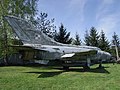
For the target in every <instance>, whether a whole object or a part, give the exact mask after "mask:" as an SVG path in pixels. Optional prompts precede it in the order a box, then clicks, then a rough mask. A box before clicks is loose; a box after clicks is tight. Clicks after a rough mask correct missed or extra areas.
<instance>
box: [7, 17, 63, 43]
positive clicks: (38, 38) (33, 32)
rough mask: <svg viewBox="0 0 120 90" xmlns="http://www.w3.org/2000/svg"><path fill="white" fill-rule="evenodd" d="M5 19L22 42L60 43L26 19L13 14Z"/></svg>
mask: <svg viewBox="0 0 120 90" xmlns="http://www.w3.org/2000/svg"><path fill="white" fill-rule="evenodd" d="M5 19H6V20H7V22H8V23H9V24H10V26H11V27H12V29H13V31H14V33H16V35H17V36H18V37H19V39H20V40H21V41H22V42H23V44H42V45H62V44H60V43H58V42H56V41H54V40H52V39H51V38H49V37H48V36H47V35H45V34H44V33H43V32H41V31H40V30H37V29H36V28H35V27H34V25H32V24H31V23H29V22H28V21H26V20H23V19H20V18H17V17H14V16H6V17H5Z"/></svg>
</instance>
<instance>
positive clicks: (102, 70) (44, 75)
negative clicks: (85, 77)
mask: <svg viewBox="0 0 120 90" xmlns="http://www.w3.org/2000/svg"><path fill="white" fill-rule="evenodd" d="M105 68H108V67H102V68H93V69H89V70H84V69H82V68H70V69H69V70H63V68H54V69H57V70H58V69H59V70H61V71H47V72H45V71H44V72H43V71H41V72H26V73H35V74H39V76H38V78H47V77H54V76H57V75H59V74H61V73H64V72H92V73H104V74H110V72H108V71H107V70H106V69H105Z"/></svg>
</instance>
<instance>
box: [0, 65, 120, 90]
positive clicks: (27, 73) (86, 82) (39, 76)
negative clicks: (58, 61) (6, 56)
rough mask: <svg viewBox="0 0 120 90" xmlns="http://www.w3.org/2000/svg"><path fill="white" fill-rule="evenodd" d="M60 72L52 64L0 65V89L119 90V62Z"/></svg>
mask: <svg viewBox="0 0 120 90" xmlns="http://www.w3.org/2000/svg"><path fill="white" fill-rule="evenodd" d="M104 66H105V68H103V69H95V68H96V67H97V66H96V65H95V66H92V68H91V70H89V71H83V69H82V68H71V69H70V71H63V70H61V69H60V68H56V69H55V68H54V69H53V68H52V67H22V66H6V67H0V90H120V65H119V64H115V65H112V64H104Z"/></svg>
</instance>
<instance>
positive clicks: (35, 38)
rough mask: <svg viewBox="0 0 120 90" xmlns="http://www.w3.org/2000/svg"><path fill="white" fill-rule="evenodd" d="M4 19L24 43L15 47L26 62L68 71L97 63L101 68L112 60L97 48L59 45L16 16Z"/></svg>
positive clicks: (109, 55) (106, 53) (107, 54)
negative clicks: (55, 66) (53, 66)
mask: <svg viewBox="0 0 120 90" xmlns="http://www.w3.org/2000/svg"><path fill="white" fill-rule="evenodd" d="M4 18H5V20H6V21H7V22H8V23H9V24H10V26H11V27H12V30H13V32H14V33H15V34H16V35H17V36H18V38H19V39H20V40H21V41H22V43H23V45H14V46H13V47H14V48H15V49H17V50H18V51H19V53H21V55H22V58H23V59H24V60H34V61H35V62H36V63H41V64H51V65H52V63H54V64H56V65H57V64H61V65H62V66H63V67H64V68H65V69H68V68H69V67H72V66H82V67H84V68H88V67H90V65H93V64H95V63H96V62H97V63H99V64H100V65H99V66H101V64H102V61H105V60H110V59H111V54H109V53H108V52H105V51H102V50H101V49H99V48H97V47H92V46H75V45H67V44H61V43H58V42H56V41H54V40H53V39H51V38H49V37H48V36H47V35H45V34H44V33H43V32H42V31H40V30H38V29H37V28H35V26H34V25H32V24H31V23H30V22H29V21H27V20H23V19H21V18H18V17H14V16H6V17H4Z"/></svg>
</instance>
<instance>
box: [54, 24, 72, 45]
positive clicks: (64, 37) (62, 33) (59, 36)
mask: <svg viewBox="0 0 120 90" xmlns="http://www.w3.org/2000/svg"><path fill="white" fill-rule="evenodd" d="M69 37H70V32H68V33H67V31H66V29H65V27H64V25H63V24H61V26H60V27H59V32H58V33H57V32H56V34H55V36H54V39H55V41H57V42H60V43H64V44H70V43H71V42H72V38H69Z"/></svg>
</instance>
